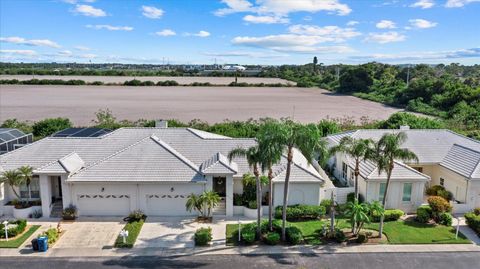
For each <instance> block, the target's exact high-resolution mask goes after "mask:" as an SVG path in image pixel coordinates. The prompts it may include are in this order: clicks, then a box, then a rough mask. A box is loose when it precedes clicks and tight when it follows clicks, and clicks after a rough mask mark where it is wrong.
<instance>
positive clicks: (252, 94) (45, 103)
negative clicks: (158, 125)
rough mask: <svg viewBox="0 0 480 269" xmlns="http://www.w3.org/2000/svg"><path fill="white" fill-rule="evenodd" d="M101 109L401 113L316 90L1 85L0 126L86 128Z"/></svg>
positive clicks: (209, 113) (135, 115) (223, 115)
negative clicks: (54, 122) (14, 122)
mask: <svg viewBox="0 0 480 269" xmlns="http://www.w3.org/2000/svg"><path fill="white" fill-rule="evenodd" d="M104 108H109V109H110V110H112V111H113V113H114V114H115V115H116V116H117V118H118V119H129V120H137V119H140V118H144V119H161V118H163V119H179V120H182V121H190V120H192V119H201V120H205V121H208V122H210V123H213V122H220V121H223V120H225V119H230V120H247V119H249V118H254V119H258V118H262V117H273V118H281V117H292V116H294V119H295V120H298V121H301V122H317V121H319V120H321V119H324V118H327V117H330V118H339V117H353V118H354V119H357V120H358V119H360V117H362V116H367V117H369V118H370V119H386V118H388V117H389V116H390V115H391V114H393V113H395V112H398V111H400V109H396V108H392V107H388V106H385V105H382V104H379V103H375V102H371V101H367V100H363V99H359V98H356V97H353V96H345V95H336V94H332V93H330V92H328V91H326V90H322V89H315V88H293V87H290V88H263V87H261V88H260V87H257V88H255V87H247V88H241V87H126V86H37V85H1V86H0V122H1V121H4V120H5V119H9V118H17V119H19V120H34V121H35V120H40V119H44V118H47V117H68V118H70V119H71V120H72V121H73V122H74V123H75V124H77V125H87V124H90V123H91V120H92V119H93V117H94V113H95V112H96V111H98V110H99V109H104Z"/></svg>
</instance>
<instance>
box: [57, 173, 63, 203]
mask: <svg viewBox="0 0 480 269" xmlns="http://www.w3.org/2000/svg"><path fill="white" fill-rule="evenodd" d="M57 180H58V181H57V182H58V198H60V199H62V177H58V179H57Z"/></svg>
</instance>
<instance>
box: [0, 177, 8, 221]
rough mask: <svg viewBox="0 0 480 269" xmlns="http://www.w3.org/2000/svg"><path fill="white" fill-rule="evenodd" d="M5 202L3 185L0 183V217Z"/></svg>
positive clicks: (2, 213)
mask: <svg viewBox="0 0 480 269" xmlns="http://www.w3.org/2000/svg"><path fill="white" fill-rule="evenodd" d="M6 202H7V201H6V200H5V183H0V216H3V215H4V205H5V203H6Z"/></svg>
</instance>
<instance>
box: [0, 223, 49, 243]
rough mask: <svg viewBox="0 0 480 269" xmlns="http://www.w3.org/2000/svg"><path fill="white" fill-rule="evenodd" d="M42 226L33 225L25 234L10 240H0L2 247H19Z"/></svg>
mask: <svg viewBox="0 0 480 269" xmlns="http://www.w3.org/2000/svg"><path fill="white" fill-rule="evenodd" d="M38 228H40V225H32V226H30V228H29V229H28V231H26V232H25V233H24V234H22V235H21V236H20V237H18V238H15V239H13V240H8V241H0V248H18V247H19V246H21V245H22V244H23V242H25V240H27V239H28V238H29V237H30V236H31V235H32V234H33V233H34V232H35V231H36V230H38Z"/></svg>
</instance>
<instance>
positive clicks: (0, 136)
mask: <svg viewBox="0 0 480 269" xmlns="http://www.w3.org/2000/svg"><path fill="white" fill-rule="evenodd" d="M32 141H33V135H32V134H25V133H23V132H22V131H19V130H17V129H13V128H0V154H4V153H7V152H9V151H12V150H15V149H18V148H20V147H22V146H24V145H26V144H29V143H32Z"/></svg>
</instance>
